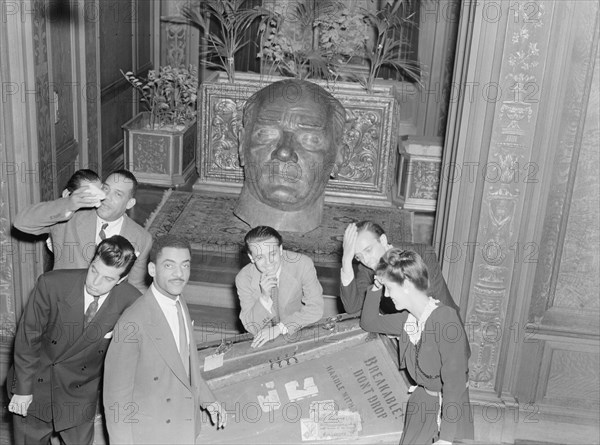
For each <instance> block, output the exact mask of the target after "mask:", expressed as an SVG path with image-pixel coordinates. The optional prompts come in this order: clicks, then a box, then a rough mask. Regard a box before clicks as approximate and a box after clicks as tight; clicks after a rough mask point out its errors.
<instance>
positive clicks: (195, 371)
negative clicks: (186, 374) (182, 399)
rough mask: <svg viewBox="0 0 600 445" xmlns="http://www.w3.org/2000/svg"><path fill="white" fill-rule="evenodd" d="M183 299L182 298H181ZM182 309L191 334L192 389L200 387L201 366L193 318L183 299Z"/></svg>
mask: <svg viewBox="0 0 600 445" xmlns="http://www.w3.org/2000/svg"><path fill="white" fill-rule="evenodd" d="M179 298H181V297H179ZM181 307H182V308H183V312H184V315H185V322H186V323H187V326H188V332H189V333H190V336H189V337H190V338H189V341H190V344H189V347H190V379H191V385H192V387H196V386H197V385H198V380H199V379H200V366H199V363H198V352H197V348H198V346H197V345H196V340H195V339H194V325H193V324H192V318H191V317H190V313H189V311H188V307H187V304H186V302H185V301H183V299H181Z"/></svg>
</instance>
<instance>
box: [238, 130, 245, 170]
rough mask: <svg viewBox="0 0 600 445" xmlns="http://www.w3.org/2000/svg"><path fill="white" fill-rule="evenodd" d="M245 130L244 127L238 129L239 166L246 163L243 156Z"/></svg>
mask: <svg viewBox="0 0 600 445" xmlns="http://www.w3.org/2000/svg"><path fill="white" fill-rule="evenodd" d="M245 136H246V130H245V129H244V127H240V129H239V130H238V155H239V157H240V167H243V166H244V164H245V163H246V158H245V156H244V149H245V144H246V137H245Z"/></svg>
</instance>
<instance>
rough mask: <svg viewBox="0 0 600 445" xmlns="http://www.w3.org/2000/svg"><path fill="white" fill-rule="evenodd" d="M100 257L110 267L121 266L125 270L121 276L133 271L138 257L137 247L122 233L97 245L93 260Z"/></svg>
mask: <svg viewBox="0 0 600 445" xmlns="http://www.w3.org/2000/svg"><path fill="white" fill-rule="evenodd" d="M96 258H100V260H102V262H103V263H104V264H106V265H107V266H110V267H116V268H119V269H120V268H121V267H124V268H125V270H124V271H123V272H122V273H121V278H123V277H124V276H125V275H127V274H128V273H129V271H131V268H132V267H133V263H135V260H136V259H137V257H136V255H135V249H134V248H133V246H132V245H131V243H130V242H129V241H127V239H126V238H124V237H122V236H121V235H114V236H111V237H110V238H106V239H105V240H102V241H101V242H100V244H98V246H97V247H96V251H95V252H94V257H93V258H92V262H94V261H95V260H96Z"/></svg>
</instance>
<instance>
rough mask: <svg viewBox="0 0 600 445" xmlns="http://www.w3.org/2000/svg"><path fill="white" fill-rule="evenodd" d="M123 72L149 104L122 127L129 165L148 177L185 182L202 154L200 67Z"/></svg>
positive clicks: (140, 177) (140, 176)
mask: <svg viewBox="0 0 600 445" xmlns="http://www.w3.org/2000/svg"><path fill="white" fill-rule="evenodd" d="M121 73H122V74H123V76H124V77H125V79H127V81H128V82H129V83H130V85H131V86H132V87H133V88H134V89H135V90H136V91H137V92H138V94H139V98H140V102H141V103H142V104H143V105H144V106H145V108H146V111H143V112H141V113H139V114H138V115H137V116H135V117H134V118H133V119H131V120H130V121H128V122H127V123H125V124H124V125H123V127H122V128H123V131H124V141H125V144H124V146H125V165H126V166H127V168H128V169H129V170H130V171H132V172H133V173H134V174H135V175H136V177H137V178H138V180H139V181H140V182H142V183H147V184H156V185H166V186H173V185H181V184H184V183H185V182H186V181H187V179H188V178H189V176H190V174H191V173H192V172H193V168H194V164H195V158H196V143H195V141H196V103H197V97H198V96H197V94H198V93H197V91H198V73H197V69H196V68H195V67H193V66H190V67H189V68H172V67H171V66H163V67H160V68H159V69H158V70H150V71H148V75H147V77H146V78H140V77H137V76H135V75H134V74H133V73H132V72H131V71H128V72H126V73H124V72H123V71H121Z"/></svg>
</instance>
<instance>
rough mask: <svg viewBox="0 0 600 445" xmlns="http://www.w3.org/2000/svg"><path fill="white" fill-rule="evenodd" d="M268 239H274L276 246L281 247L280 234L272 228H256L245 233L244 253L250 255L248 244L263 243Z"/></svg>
mask: <svg viewBox="0 0 600 445" xmlns="http://www.w3.org/2000/svg"><path fill="white" fill-rule="evenodd" d="M270 238H275V239H276V240H277V246H281V244H282V243H283V238H282V237H281V234H280V233H279V232H278V231H277V230H275V229H274V228H273V227H269V226H256V227H255V228H253V229H252V230H250V231H249V232H248V233H246V236H245V237H244V244H245V245H246V252H248V253H250V244H252V243H258V242H260V241H265V240H268V239H270Z"/></svg>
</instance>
